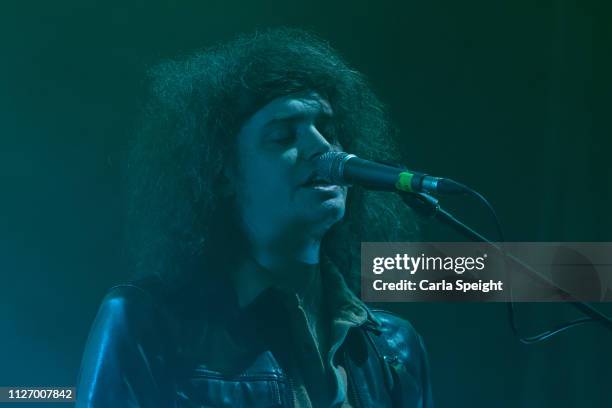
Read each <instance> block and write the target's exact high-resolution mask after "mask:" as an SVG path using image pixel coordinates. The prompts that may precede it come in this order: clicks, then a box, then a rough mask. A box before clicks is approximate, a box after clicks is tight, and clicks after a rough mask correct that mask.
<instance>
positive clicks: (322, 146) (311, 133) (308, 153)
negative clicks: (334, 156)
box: [299, 124, 332, 160]
mask: <svg viewBox="0 0 612 408" xmlns="http://www.w3.org/2000/svg"><path fill="white" fill-rule="evenodd" d="M300 133H301V134H300V138H299V139H300V142H301V145H302V146H301V156H302V157H303V158H304V159H305V160H312V159H314V158H315V157H318V156H320V155H322V154H323V153H327V152H329V151H331V150H332V145H331V144H330V143H329V142H328V141H327V139H326V138H325V136H324V135H322V134H321V133H320V132H319V130H318V129H317V128H316V127H315V126H314V124H313V125H309V126H308V127H306V128H305V129H304V130H303V131H302V132H300Z"/></svg>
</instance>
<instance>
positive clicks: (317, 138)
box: [232, 92, 346, 240]
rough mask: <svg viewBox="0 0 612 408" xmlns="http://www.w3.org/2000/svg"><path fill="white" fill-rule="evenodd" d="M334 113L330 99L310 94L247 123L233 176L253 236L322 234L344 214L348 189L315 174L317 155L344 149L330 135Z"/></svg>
mask: <svg viewBox="0 0 612 408" xmlns="http://www.w3.org/2000/svg"><path fill="white" fill-rule="evenodd" d="M332 117H333V112H332V109H331V107H330V105H329V103H328V102H327V101H325V100H324V99H323V98H321V97H320V96H319V95H318V94H317V93H315V92H308V93H303V94H293V95H288V96H284V97H279V98H277V99H274V100H273V101H271V102H270V103H268V104H267V105H265V106H264V107H263V108H261V109H260V110H259V111H257V112H256V113H255V114H254V115H253V116H252V117H251V118H250V119H249V120H247V121H246V122H245V124H244V125H243V127H242V129H241V130H240V132H239V134H238V142H237V159H238V160H237V166H236V169H235V174H234V175H233V177H232V179H233V180H234V181H235V183H234V185H235V194H236V198H237V202H238V211H239V212H240V216H241V219H242V223H243V226H244V228H245V229H246V233H247V235H249V236H250V238H251V239H255V240H257V239H275V238H281V239H285V238H289V239H291V237H295V236H297V235H300V234H301V235H312V236H317V235H319V236H320V237H322V235H323V234H324V233H325V232H326V231H327V230H328V229H329V228H330V227H331V226H332V225H333V224H334V223H336V222H338V221H339V220H340V219H341V218H342V217H343V215H344V210H345V201H346V187H340V186H336V185H330V184H327V183H325V182H322V181H319V180H317V179H316V178H315V160H316V158H317V157H318V156H320V155H321V154H323V153H325V152H328V151H331V150H340V147H339V146H338V145H336V144H334V142H333V140H328V138H326V132H325V129H326V127H328V128H329V123H330V121H331V119H332ZM296 234H297V235H296ZM283 237H285V238H283Z"/></svg>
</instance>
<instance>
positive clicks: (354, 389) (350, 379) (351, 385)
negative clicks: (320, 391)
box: [344, 351, 364, 408]
mask: <svg viewBox="0 0 612 408" xmlns="http://www.w3.org/2000/svg"><path fill="white" fill-rule="evenodd" d="M344 362H345V364H344V371H345V372H346V380H347V381H346V382H347V384H346V387H347V388H348V393H349V394H352V395H353V400H354V401H355V407H356V408H361V407H363V406H364V405H363V404H362V402H361V398H360V397H359V393H358V392H357V387H355V380H354V379H353V377H352V376H351V370H350V368H349V365H350V363H349V362H348V358H347V356H346V351H345V352H344Z"/></svg>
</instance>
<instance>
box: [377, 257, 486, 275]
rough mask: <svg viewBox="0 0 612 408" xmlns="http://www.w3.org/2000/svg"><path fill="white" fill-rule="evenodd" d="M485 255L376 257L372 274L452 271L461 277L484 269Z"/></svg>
mask: <svg viewBox="0 0 612 408" xmlns="http://www.w3.org/2000/svg"><path fill="white" fill-rule="evenodd" d="M486 259H487V254H486V253H485V254H483V255H482V256H478V257H472V256H446V257H442V256H425V254H421V255H419V256H411V255H408V254H396V255H395V256H394V257H376V258H374V259H373V263H372V272H373V273H375V274H376V275H380V274H382V273H383V272H385V271H392V270H398V271H406V272H409V273H410V274H411V275H414V274H415V273H416V272H417V271H420V270H423V271H453V272H455V273H456V274H457V275H461V274H463V273H464V272H466V271H482V270H483V269H484V268H485V260H486Z"/></svg>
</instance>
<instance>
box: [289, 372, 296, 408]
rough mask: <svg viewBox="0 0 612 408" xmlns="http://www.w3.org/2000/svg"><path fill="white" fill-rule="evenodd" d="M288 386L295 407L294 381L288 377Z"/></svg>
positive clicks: (292, 404)
mask: <svg viewBox="0 0 612 408" xmlns="http://www.w3.org/2000/svg"><path fill="white" fill-rule="evenodd" d="M287 384H288V385H289V394H290V395H291V407H292V408H294V407H295V391H294V390H295V388H294V387H293V379H292V378H291V377H290V376H287Z"/></svg>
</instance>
